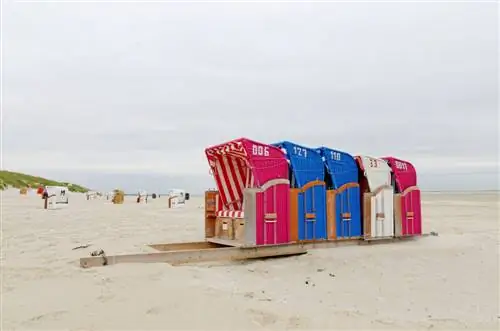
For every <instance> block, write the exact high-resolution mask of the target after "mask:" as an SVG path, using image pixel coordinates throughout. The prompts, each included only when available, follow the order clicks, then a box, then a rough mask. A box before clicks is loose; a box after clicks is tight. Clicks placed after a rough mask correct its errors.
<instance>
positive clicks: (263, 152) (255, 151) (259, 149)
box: [252, 145, 269, 156]
mask: <svg viewBox="0 0 500 331" xmlns="http://www.w3.org/2000/svg"><path fill="white" fill-rule="evenodd" d="M252 155H259V156H269V147H267V146H260V145H252Z"/></svg>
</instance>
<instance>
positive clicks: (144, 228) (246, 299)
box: [1, 190, 500, 330]
mask: <svg viewBox="0 0 500 331" xmlns="http://www.w3.org/2000/svg"><path fill="white" fill-rule="evenodd" d="M2 199H3V200H2V204H3V213H2V221H3V243H2V274H3V284H2V299H3V302H2V303H3V306H2V316H1V320H2V322H3V330H34V329H44V330H77V329H80V330H84V329H85V330H152V329H155V330H168V329H177V330H179V329H191V330H193V329H197V330H216V329H218V330H227V329H232V330H250V329H259V330H260V329H273V330H276V329H286V328H288V329H429V328H433V329H464V328H472V329H496V328H498V324H499V321H500V320H499V311H498V310H499V305H498V299H499V286H498V276H499V274H498V268H499V263H498V249H499V245H498V196H497V195H496V194H495V193H490V194H485V193H483V194H479V193H476V194H424V196H423V199H424V202H423V214H424V217H425V219H424V231H426V232H429V231H437V232H439V236H438V237H433V236H431V237H425V238H421V239H419V240H417V241H411V242H402V243H394V244H388V245H377V246H359V247H358V246H350V247H342V248H331V249H318V250H311V251H310V252H309V253H308V254H307V255H303V256H298V257H290V258H283V259H272V260H259V261H252V262H244V263H233V264H228V263H225V264H224V263H204V264H201V265H189V266H178V267H173V266H170V265H168V264H162V263H157V264H119V265H113V266H107V267H100V268H90V269H82V268H80V267H79V258H80V257H83V256H88V255H89V253H90V252H91V251H92V250H96V249H100V248H102V249H104V250H105V251H106V253H107V254H119V253H135V252H146V251H152V249H150V248H147V247H145V246H144V245H145V244H148V243H168V242H176V241H177V242H178V241H200V240H202V239H203V234H204V230H203V209H200V208H199V206H200V205H201V204H202V200H201V198H193V199H192V200H190V201H189V202H188V205H187V206H186V208H184V209H175V210H172V209H168V208H167V201H166V199H163V198H162V199H159V200H152V199H150V200H149V204H147V205H145V204H136V203H134V202H133V198H132V197H131V198H128V199H127V200H126V202H125V204H124V205H112V204H109V203H106V202H105V201H103V200H91V201H86V200H85V198H84V196H83V195H78V194H72V195H71V196H70V204H69V205H68V206H67V208H65V209H61V210H49V211H47V210H43V209H42V200H41V199H40V198H38V197H36V196H28V197H21V196H20V195H19V193H18V191H16V190H9V191H6V192H4V193H3V196H2ZM86 243H91V244H92V246H90V247H88V248H86V249H79V250H72V248H73V247H76V246H78V245H81V244H86Z"/></svg>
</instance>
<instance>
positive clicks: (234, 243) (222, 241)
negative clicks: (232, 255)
mask: <svg viewBox="0 0 500 331" xmlns="http://www.w3.org/2000/svg"><path fill="white" fill-rule="evenodd" d="M207 242H209V243H212V244H218V245H223V246H230V247H243V246H244V244H243V243H242V242H241V241H236V240H229V239H221V238H215V237H214V238H207Z"/></svg>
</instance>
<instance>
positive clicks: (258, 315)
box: [247, 309, 278, 326]
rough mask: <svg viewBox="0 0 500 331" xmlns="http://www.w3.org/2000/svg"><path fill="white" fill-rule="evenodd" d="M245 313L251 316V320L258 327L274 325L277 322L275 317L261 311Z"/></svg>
mask: <svg viewBox="0 0 500 331" xmlns="http://www.w3.org/2000/svg"><path fill="white" fill-rule="evenodd" d="M247 312H249V313H250V314H252V315H253V317H252V320H253V321H254V322H255V323H257V324H258V325H260V326H267V325H270V324H274V323H276V321H277V320H278V317H277V316H276V315H274V314H271V313H268V312H265V311H262V310H257V309H248V310H247Z"/></svg>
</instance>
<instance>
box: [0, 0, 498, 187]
mask: <svg viewBox="0 0 500 331" xmlns="http://www.w3.org/2000/svg"><path fill="white" fill-rule="evenodd" d="M2 14H3V19H2V24H3V37H4V40H3V71H2V74H3V127H2V137H3V160H2V161H3V168H5V169H8V170H17V171H26V172H30V173H34V174H39V175H47V176H48V175H50V176H52V177H55V178H56V179H66V180H78V181H80V182H81V183H82V182H83V184H87V185H90V186H92V187H96V188H104V187H114V186H121V187H123V186H124V185H128V186H125V187H126V189H132V190H135V189H136V188H138V187H136V186H139V185H142V186H143V188H146V189H147V188H150V189H153V188H152V187H158V189H160V190H162V189H164V188H165V186H166V187H168V186H169V185H170V186H172V185H173V186H176V185H184V186H187V187H189V188H190V189H191V190H203V189H204V188H206V187H207V186H210V185H211V184H212V182H211V179H210V177H209V175H208V165H207V162H206V159H205V158H204V154H203V149H204V148H205V147H206V146H208V145H211V144H217V143H221V142H223V141H227V140H231V139H234V138H237V137H241V136H246V137H249V138H252V139H254V140H259V141H263V142H269V143H272V142H276V141H279V140H284V139H286V140H291V141H294V142H297V143H300V144H303V145H309V146H313V147H315V146H319V145H326V146H329V147H331V148H336V149H341V150H345V151H348V152H350V153H352V154H369V155H372V156H384V155H394V156H398V157H400V158H403V159H408V160H410V161H412V162H413V163H414V164H415V165H416V167H417V169H418V171H419V175H420V179H421V185H422V187H423V188H424V189H468V188H470V189H480V188H487V189H491V188H495V187H496V185H497V184H498V182H497V180H498V177H496V178H495V176H497V175H496V174H495V172H496V170H497V166H498V153H499V148H498V146H499V145H498V125H499V123H498V120H499V119H498V80H497V79H498V31H497V24H498V18H497V14H498V8H497V4H496V3H495V2H493V3H478V2H476V1H471V3H375V2H373V3H309V4H307V3H187V4H186V3H184V4H182V3H25V2H16V1H13V0H10V1H9V0H7V1H4V5H3V13H2ZM131 178H134V180H132V182H133V183H134V184H123V183H124V182H125V181H127V180H128V181H130V180H131Z"/></svg>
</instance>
